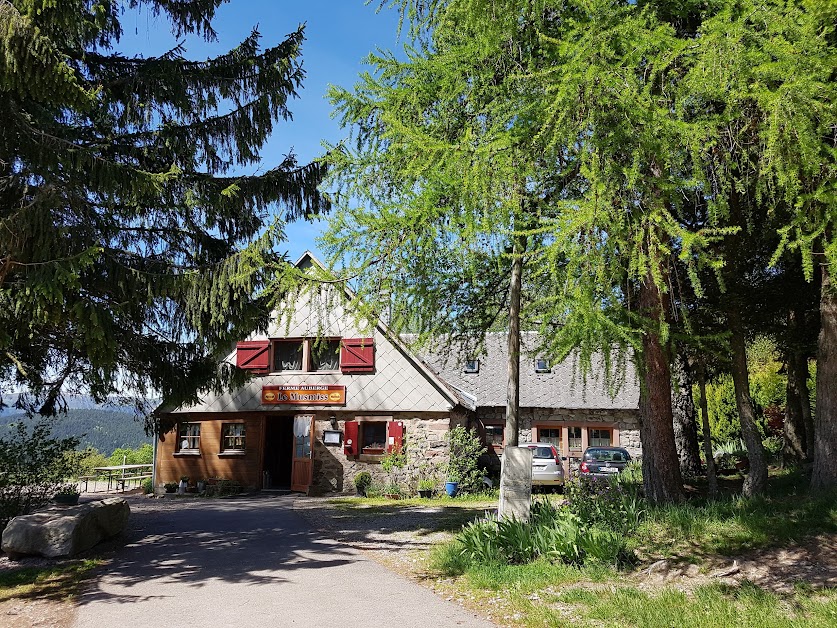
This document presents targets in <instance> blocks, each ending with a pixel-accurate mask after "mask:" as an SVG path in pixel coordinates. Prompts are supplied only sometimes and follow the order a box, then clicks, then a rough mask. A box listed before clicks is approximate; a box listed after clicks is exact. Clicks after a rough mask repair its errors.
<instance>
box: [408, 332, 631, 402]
mask: <svg viewBox="0 0 837 628" xmlns="http://www.w3.org/2000/svg"><path fill="white" fill-rule="evenodd" d="M521 344H522V346H523V348H522V350H521V354H522V355H521V358H520V406H521V407H530V408H555V409H568V410H569V409H584V410H596V409H607V410H636V409H638V407H639V385H638V383H637V379H636V374H635V372H634V368H633V364H632V363H631V362H630V361H628V363H627V365H626V367H625V372H624V373H622V374H621V377H620V379H621V380H622V381H621V385H619V386H618V388H617V390H615V391H614V392H615V394H611V391H609V387H608V385H607V383H606V380H605V377H604V369H603V367H602V365H601V360H598V361H597V360H594V368H593V372H592V373H589V374H588V375H587V380H586V383H585V382H584V381H583V380H582V378H581V376H580V374H579V373H578V372H577V368H576V365H575V364H574V361H573V359H572V358H567V359H566V360H564V361H563V362H561V363H559V364H555V365H552V366H551V369H550V372H548V373H536V372H535V368H534V360H535V357H537V356H536V354H535V353H534V351H533V350H534V348H535V347H536V346H537V334H536V333H534V332H524V333H523V334H522V338H521ZM467 357H470V356H462V355H457V354H456V353H451V352H450V351H448V350H446V349H441V348H440V349H436V350H432V349H431V350H430V351H429V352H425V353H424V354H423V355H422V359H423V360H424V361H425V362H426V363H427V364H428V366H429V367H430V368H431V369H432V370H433V371H435V372H436V373H438V374H439V376H440V377H441V378H442V379H443V380H445V381H446V382H448V384H450V385H451V387H454V388H455V389H458V390H460V391H464V392H466V393H470V395H472V396H473V397H474V398H475V402H476V405H477V406H478V407H498V406H499V407H505V405H506V388H507V383H508V350H507V338H506V334H505V333H504V332H503V333H499V332H498V333H489V334H488V336H487V337H486V342H485V353H484V354H483V355H480V356H475V357H477V358H478V359H479V372H477V373H465V372H464V361H465V359H466V358H467Z"/></svg>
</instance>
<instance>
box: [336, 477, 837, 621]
mask: <svg viewBox="0 0 837 628" xmlns="http://www.w3.org/2000/svg"><path fill="white" fill-rule="evenodd" d="M806 485H807V478H805V477H804V476H803V475H802V474H800V473H792V472H782V471H779V472H774V474H773V475H772V476H771V479H770V490H769V492H768V494H767V495H765V496H764V497H759V498H756V499H742V498H738V497H733V496H729V495H728V496H725V497H723V498H721V499H719V500H717V501H709V500H706V499H705V498H700V497H697V498H692V499H691V500H690V501H689V502H687V503H686V504H683V505H677V506H666V507H660V508H648V509H647V511H646V512H645V515H644V517H643V520H642V522H641V524H640V525H639V527H638V528H637V529H636V530H635V532H634V533H633V534H631V535H630V538H629V546H630V547H631V548H632V549H633V550H635V551H636V552H637V555H638V556H639V557H640V559H641V560H642V564H641V565H639V567H638V568H636V569H634V570H618V569H616V568H615V567H613V566H610V565H602V564H587V565H585V566H583V567H576V566H571V565H566V564H563V563H551V562H549V561H547V560H544V559H539V560H536V561H535V562H533V563H529V564H519V565H508V564H476V563H473V562H470V561H469V560H467V559H466V558H463V556H462V554H461V551H460V550H461V547H460V546H459V545H458V544H457V543H456V542H455V541H451V542H450V543H447V544H443V545H441V546H437V547H436V548H434V549H433V550H431V551H429V552H428V553H426V555H425V568H426V572H425V573H424V578H425V579H426V580H429V581H430V584H431V585H432V586H433V587H434V588H435V589H436V590H437V591H439V592H440V593H443V594H444V595H446V596H448V597H452V598H454V599H456V600H459V601H460V602H462V603H465V604H466V605H468V606H470V607H473V608H476V609H478V610H481V611H483V612H485V613H487V614H489V616H490V617H491V618H492V619H493V620H494V621H497V622H498V623H499V624H501V625H515V626H517V625H522V626H559V625H561V626H563V625H567V624H568V623H570V624H573V625H577V626H603V625H625V626H652V627H653V626H659V627H669V626H694V625H708V626H753V627H756V626H758V627H762V626H767V627H771V626H777V627H779V626H799V627H802V626H837V589H829V588H819V589H816V588H814V587H812V586H810V585H809V584H807V583H806V582H804V581H800V582H796V581H792V582H787V583H785V584H786V585H787V586H785V587H784V588H768V587H763V586H760V585H758V584H755V583H754V582H753V581H750V580H748V579H747V578H746V574H744V573H743V572H742V574H740V575H739V576H738V581H735V580H731V579H723V578H713V577H712V576H711V572H712V571H713V570H714V569H717V567H718V565H724V564H726V565H729V564H731V562H732V561H731V557H733V556H737V557H741V556H747V555H753V554H754V552H756V551H758V552H765V560H766V561H770V556H771V554H770V552H772V551H774V550H776V551H779V550H778V549H776V548H783V547H788V546H793V545H794V544H796V543H799V542H803V543H805V542H809V541H808V539H809V537H810V536H813V535H817V534H820V535H832V534H835V533H837V495H834V494H818V495H815V496H811V495H809V494H808V493H807V491H806ZM550 499H555V500H560V499H562V498H561V497H560V496H557V497H554V498H550ZM333 503H334V505H335V506H336V507H337V508H339V509H343V510H344V511H346V512H347V513H348V512H352V513H354V514H355V515H357V516H363V514H364V513H369V514H371V513H375V514H378V515H380V514H383V513H386V512H392V513H394V512H397V511H398V510H399V509H402V508H404V507H405V506H425V507H426V506H444V509H443V511H442V513H441V514H440V521H439V529H448V530H451V531H455V530H456V529H458V526H459V525H461V523H464V522H467V521H470V520H472V519H473V518H474V516H475V514H479V510H480V509H488V508H494V507H496V497H495V498H491V499H488V500H484V501H479V500H474V501H466V500H463V499H461V498H457V499H454V500H441V499H438V500H432V501H427V500H418V499H415V500H403V501H401V502H393V501H390V500H386V499H382V500H369V499H362V498H352V499H342V500H335V501H334V502H333ZM828 538H830V536H829V537H828ZM659 559H668V560H669V562H670V563H672V564H675V565H687V566H688V565H694V567H693V568H692V571H691V572H690V573H692V574H693V575H694V577H693V578H691V577H690V578H689V579H686V580H676V581H666V580H665V579H664V578H663V579H658V580H656V581H652V579H651V578H650V577H647V576H646V575H644V574H643V571H642V570H643V569H645V568H647V567H648V566H649V564H651V563H653V562H655V561H657V560H659Z"/></svg>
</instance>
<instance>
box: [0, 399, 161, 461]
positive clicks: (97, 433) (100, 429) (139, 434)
mask: <svg viewBox="0 0 837 628" xmlns="http://www.w3.org/2000/svg"><path fill="white" fill-rule="evenodd" d="M29 420H31V419H27V418H26V415H24V414H21V413H17V414H7V415H5V416H1V417H0V438H4V437H6V436H8V435H9V433H10V428H9V425H10V424H11V423H16V422H18V421H29ZM53 434H54V435H55V436H56V437H59V438H65V437H67V436H76V437H78V438H80V439H81V444H80V445H79V448H81V449H83V448H85V447H87V446H91V447H95V448H96V449H98V450H99V451H100V452H101V453H103V454H105V455H106V456H109V455H110V454H111V452H113V450H114V449H116V448H117V447H130V448H131V449H136V448H137V447H139V446H140V445H142V444H143V443H150V442H151V441H152V438H151V437H150V436H146V435H145V431H144V429H143V424H142V422H141V421H139V420H137V419H135V418H134V414H133V412H132V411H130V409H124V408H119V409H118V410H117V409H113V408H107V409H101V408H75V409H70V410H68V411H67V413H66V414H60V415H58V417H57V418H56V419H55V422H54V430H53Z"/></svg>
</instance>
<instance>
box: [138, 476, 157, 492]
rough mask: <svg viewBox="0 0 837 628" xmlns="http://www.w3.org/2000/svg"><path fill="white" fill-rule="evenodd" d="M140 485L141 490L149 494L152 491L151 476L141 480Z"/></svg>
mask: <svg viewBox="0 0 837 628" xmlns="http://www.w3.org/2000/svg"><path fill="white" fill-rule="evenodd" d="M140 487H141V488H142V492H143V493H145V494H146V495H150V494H151V493H153V492H154V482H153V480H152V479H151V478H145V479H144V480H143V481H142V484H140Z"/></svg>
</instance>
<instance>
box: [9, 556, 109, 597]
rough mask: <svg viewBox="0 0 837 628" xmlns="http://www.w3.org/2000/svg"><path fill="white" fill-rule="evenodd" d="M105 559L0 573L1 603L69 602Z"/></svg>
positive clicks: (23, 568) (24, 568)
mask: <svg viewBox="0 0 837 628" xmlns="http://www.w3.org/2000/svg"><path fill="white" fill-rule="evenodd" d="M100 564H102V561H101V560H95V559H85V560H78V561H70V562H66V563H62V564H59V565H51V566H49V567H22V568H20V569H14V570H10V571H5V572H2V573H0V602H6V601H8V600H12V599H36V598H37V599H50V600H59V601H60V600H67V599H70V598H72V597H74V596H75V595H76V594H77V593H78V592H79V589H80V587H81V585H82V583H83V582H85V581H86V580H87V579H88V578H90V576H91V575H92V573H91V571H92V570H93V569H94V568H95V567H97V566H98V565H100Z"/></svg>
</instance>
